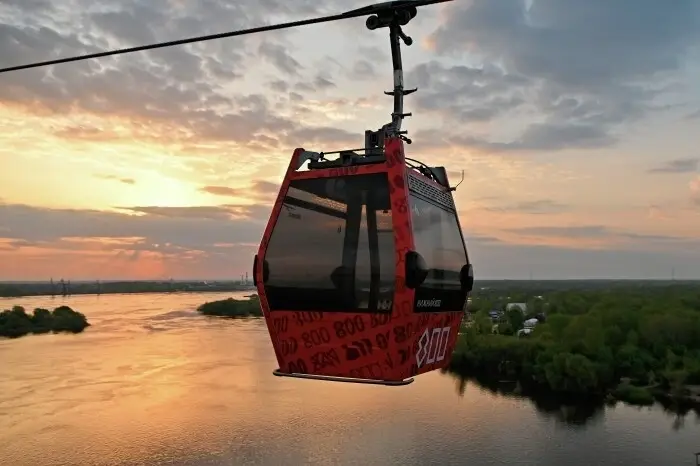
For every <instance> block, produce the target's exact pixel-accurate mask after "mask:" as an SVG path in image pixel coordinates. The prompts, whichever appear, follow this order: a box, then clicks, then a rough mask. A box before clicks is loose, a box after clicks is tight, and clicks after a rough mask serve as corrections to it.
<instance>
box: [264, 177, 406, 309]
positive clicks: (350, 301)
mask: <svg viewBox="0 0 700 466" xmlns="http://www.w3.org/2000/svg"><path fill="white" fill-rule="evenodd" d="M330 179H335V180H345V181H349V183H347V184H346V187H351V189H352V191H353V192H351V193H348V192H347V191H346V192H345V196H346V202H345V204H344V206H345V212H342V211H340V210H335V209H331V208H329V207H326V206H322V205H318V204H316V203H313V202H309V201H306V200H302V199H299V198H298V197H295V196H292V195H290V191H292V190H293V189H294V188H296V189H300V190H302V191H305V192H306V193H310V194H312V195H315V196H319V194H318V193H315V192H314V191H312V190H308V189H304V187H303V185H304V184H305V183H310V182H314V181H316V182H318V181H317V180H330ZM353 182H354V183H353ZM364 183H366V184H364ZM365 186H371V187H372V189H367V188H365ZM346 189H347V188H346ZM377 191H380V192H382V194H383V193H386V198H383V199H381V200H379V202H381V203H386V205H387V206H388V209H383V208H382V206H381V205H379V206H377V207H378V208H370V207H373V206H374V205H375V203H376V201H375V197H374V196H365V199H363V196H362V193H367V192H377ZM319 197H322V196H319ZM325 199H328V197H326V198H325ZM352 199H355V200H356V201H357V199H359V202H352ZM290 200H291V202H290ZM287 206H293V207H294V208H297V209H307V210H309V211H312V212H316V213H320V214H325V215H328V216H329V219H330V218H331V216H332V217H336V218H340V219H343V222H344V223H343V224H342V228H343V238H342V243H341V244H342V246H341V248H342V249H341V250H334V251H327V252H324V251H321V252H320V253H319V252H318V249H316V246H315V244H314V241H313V239H311V240H310V241H308V242H306V243H304V247H303V248H300V249H298V250H297V252H298V253H300V254H302V255H303V254H305V253H311V252H312V251H315V252H313V254H314V255H315V256H316V257H318V255H319V254H326V253H331V254H333V255H336V254H338V253H340V254H341V257H342V259H341V262H340V263H339V264H338V266H339V267H341V266H343V265H345V266H346V267H348V269H349V270H350V274H349V275H348V278H346V280H347V281H346V282H345V283H346V285H345V287H343V289H339V288H338V287H333V288H311V287H308V286H303V285H304V283H303V279H299V280H297V281H296V282H294V281H292V284H291V285H288V286H287V285H283V286H280V285H275V284H274V281H272V280H271V279H270V278H268V280H267V281H265V282H264V283H263V287H264V290H265V294H266V297H267V301H268V304H269V309H270V311H271V312H275V311H322V312H332V313H391V312H392V306H391V305H389V306H386V303H383V301H386V298H382V297H381V296H382V295H386V296H389V295H390V296H391V297H390V302H391V303H393V300H394V293H395V276H396V264H395V261H394V260H392V261H391V266H390V267H384V268H382V267H381V262H382V261H381V257H382V255H383V254H389V253H390V254H391V257H392V258H393V257H394V256H395V254H396V252H395V251H396V243H395V237H394V234H393V230H394V218H393V212H392V209H391V188H390V184H389V176H388V173H387V172H379V173H367V174H354V175H342V176H334V177H330V178H323V177H318V178H300V179H292V180H290V182H289V185H288V187H287V189H286V192H285V193H284V197H283V199H282V206H281V209H280V212H279V215H278V216H277V218H276V219H275V223H274V225H273V227H272V231H271V234H270V239H269V241H268V243H267V246H266V248H265V252H264V257H263V258H262V259H263V261H264V263H268V261H269V259H270V257H271V256H270V253H271V252H272V254H273V255H272V258H273V260H274V254H275V248H277V247H279V248H282V245H283V244H284V238H285V235H288V234H289V230H288V229H286V227H285V224H283V223H281V222H285V221H287V220H283V218H284V217H286V214H285V209H286V207H287ZM382 210H387V211H388V212H389V213H390V215H391V216H390V217H389V221H390V228H391V230H392V234H390V235H389V236H388V237H389V238H391V239H390V243H389V244H390V247H391V250H390V251H389V248H388V247H385V249H386V251H382V250H380V249H379V248H380V246H381V244H382V243H386V240H385V239H384V238H381V237H380V235H381V234H383V233H384V234H385V233H386V229H379V228H378V225H377V220H378V219H377V215H376V214H377V213H378V212H381V211H382ZM373 213H374V215H373ZM312 229H313V227H312ZM285 230H286V232H285ZM318 234H319V235H323V234H326V232H325V231H323V230H319V233H318ZM365 235H366V236H365ZM360 237H363V238H367V241H366V242H365V244H364V245H363V246H364V247H363V250H362V254H363V255H364V256H365V257H367V259H368V260H369V267H368V264H366V263H360V262H359V261H360V252H361V251H360V244H361V242H360ZM277 241H279V242H277ZM389 244H387V245H386V246H389ZM365 249H366V251H365ZM350 263H351V264H352V266H350V265H347V264H350ZM270 265H271V266H272V267H274V264H270ZM272 267H270V268H272ZM301 267H303V263H300V264H295V265H294V268H295V269H298V268H301ZM367 269H369V270H370V276H369V298H368V299H367V300H366V301H367V307H360V305H361V304H364V303H360V300H359V296H360V295H362V294H363V293H365V292H364V291H363V289H364V287H361V286H358V281H357V280H358V272H359V271H362V270H367ZM288 275H292V276H293V273H292V274H288ZM388 277H390V278H391V280H390V283H391V284H390V285H386V284H387V283H389V279H388ZM285 278H287V279H288V278H289V277H285ZM271 281H272V284H271V283H270V282H271ZM382 284H384V285H385V286H382ZM307 285H308V282H307ZM382 289H384V290H386V291H384V292H383V293H380V292H381V290H382ZM285 293H289V294H286V295H285ZM320 293H323V294H324V296H329V297H331V298H330V299H327V300H326V302H327V303H332V305H326V306H322V307H320V308H319V307H318V306H313V305H312V306H309V305H305V302H313V299H309V298H308V296H310V295H313V294H316V295H319V294H320ZM304 295H306V296H307V298H306V299H305V298H304ZM292 297H293V298H292ZM285 301H286V302H285ZM380 304H384V305H382V306H380Z"/></svg>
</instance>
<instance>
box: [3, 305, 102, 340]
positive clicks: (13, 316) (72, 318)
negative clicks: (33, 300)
mask: <svg viewBox="0 0 700 466" xmlns="http://www.w3.org/2000/svg"><path fill="white" fill-rule="evenodd" d="M89 326H90V324H89V323H88V321H87V319H86V318H85V316H84V315H83V314H81V313H80V312H77V311H74V310H73V309H71V308H70V307H68V306H59V307H57V308H55V309H54V310H53V311H49V310H48V309H42V308H37V309H34V312H33V313H32V314H28V313H27V311H26V310H25V309H24V308H23V307H22V306H14V307H13V308H12V309H8V310H5V311H2V312H0V337H6V338H18V337H22V336H25V335H29V334H31V333H34V334H41V333H50V332H53V333H60V332H68V333H80V332H82V331H83V330H85V329H86V328H87V327H89Z"/></svg>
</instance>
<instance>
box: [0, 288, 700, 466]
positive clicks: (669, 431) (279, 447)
mask: <svg viewBox="0 0 700 466" xmlns="http://www.w3.org/2000/svg"><path fill="white" fill-rule="evenodd" d="M242 294H244V293H242ZM229 296H231V293H220V294H170V295H168V294H151V295H103V296H100V297H97V296H76V297H69V298H66V299H63V298H56V299H51V298H44V297H40V298H19V299H15V298H13V299H2V300H0V308H9V307H10V306H12V305H13V304H20V305H24V306H25V307H27V308H33V307H37V306H43V307H55V306H58V305H59V304H62V303H65V304H67V305H70V306H72V307H73V308H74V309H76V310H78V311H80V312H83V313H84V314H86V315H87V317H88V319H89V321H90V323H91V324H92V326H91V327H90V328H88V330H86V331H85V332H84V333H82V334H79V335H40V336H28V337H23V338H20V339H17V340H2V341H0V367H1V368H2V372H1V376H0V464H2V465H13V466H15V465H16V466H23V465H32V466H48V465H141V464H143V465H150V464H177V465H193V466H194V465H223V464H270V465H272V464H274V465H279V464H357V465H371V464H402V465H413V464H415V465H429V464H471V465H496V464H508V465H510V464H540V465H546V466H549V465H560V464H566V465H574V466H578V465H581V466H583V465H590V464H605V465H621V466H622V465H624V466H629V465H634V466H645V465H649V466H651V465H654V466H657V465H686V464H687V465H693V464H694V457H693V453H694V452H695V451H700V422H699V421H698V419H697V418H696V417H695V416H694V415H692V414H691V415H689V416H688V417H687V418H685V422H684V423H683V425H682V426H681V428H680V429H678V430H674V428H673V424H674V416H673V415H670V414H667V413H664V412H663V411H662V410H661V409H660V408H658V407H655V408H651V409H648V408H642V409H638V408H632V407H627V406H624V405H621V404H618V405H617V407H615V408H608V409H607V410H605V412H601V413H599V414H598V415H597V416H594V417H593V418H592V419H590V420H589V421H588V422H586V423H585V424H584V425H572V424H567V423H565V422H563V421H562V420H561V419H562V417H563V416H562V415H561V413H559V414H557V413H554V414H551V413H550V414H545V413H543V412H540V411H538V410H537V409H536V408H535V406H534V404H533V403H532V402H531V401H529V400H520V399H514V398H504V397H500V396H496V395H493V394H491V393H489V392H487V391H485V390H484V389H481V388H479V387H478V386H477V385H474V384H471V383H470V384H468V386H467V388H466V390H465V392H464V394H463V395H460V393H459V388H458V387H459V383H458V381H457V380H455V379H454V378H453V377H452V376H449V375H445V374H440V373H439V372H434V373H431V374H428V375H423V376H420V377H417V378H416V381H415V382H414V383H413V384H412V385H409V386H406V387H398V388H395V387H375V386H363V385H355V384H334V383H327V382H313V381H307V380H295V379H285V378H277V377H274V376H273V375H272V370H273V369H275V367H276V365H275V357H274V353H273V351H272V348H271V346H270V342H269V336H268V334H267V331H266V329H265V326H264V323H263V321H261V320H257V319H252V320H248V321H235V320H228V319H219V318H207V317H203V316H199V315H198V314H196V312H195V311H194V309H195V308H196V306H197V305H199V304H201V303H203V302H205V301H211V300H215V299H222V298H225V297H229Z"/></svg>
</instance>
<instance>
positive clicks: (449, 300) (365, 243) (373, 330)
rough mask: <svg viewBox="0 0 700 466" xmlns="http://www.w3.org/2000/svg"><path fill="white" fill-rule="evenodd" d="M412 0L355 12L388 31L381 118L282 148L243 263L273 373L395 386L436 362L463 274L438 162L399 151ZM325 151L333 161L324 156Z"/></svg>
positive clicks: (454, 315)
mask: <svg viewBox="0 0 700 466" xmlns="http://www.w3.org/2000/svg"><path fill="white" fill-rule="evenodd" d="M417 3H420V2H389V3H385V4H379V5H375V6H372V7H367V8H365V9H362V10H356V11H365V12H366V14H369V15H371V16H369V18H368V19H367V22H366V26H367V28H368V29H370V30H373V29H378V28H384V27H386V28H388V29H389V36H390V41H391V51H392V61H393V68H394V89H393V91H391V92H385V94H387V95H391V96H393V97H394V111H393V113H392V121H391V123H388V124H386V125H384V126H383V127H382V128H381V129H379V130H378V131H371V130H370V131H366V132H365V147H364V148H362V149H353V150H344V151H335V152H325V153H324V152H312V151H307V150H305V149H304V148H298V149H296V150H295V151H294V153H293V155H292V158H291V161H290V163H289V166H288V168H287V171H286V174H285V177H284V180H283V182H282V185H281V187H280V190H279V194H278V196H277V200H276V202H275V204H274V207H273V209H272V212H271V214H270V219H269V221H268V224H267V227H266V229H265V232H264V234H263V237H262V240H261V243H260V247H259V249H258V253H257V254H256V255H255V258H254V263H253V277H254V281H255V286H256V287H257V290H258V293H259V296H260V302H261V306H262V310H263V314H264V316H265V320H266V323H267V327H268V330H269V333H270V337H271V340H272V344H273V347H274V350H275V354H276V356H277V361H278V363H279V369H277V370H276V371H274V374H275V375H279V376H293V377H302V378H313V379H325V380H336V381H351V382H363V383H380V384H385V385H404V384H407V383H410V382H412V381H413V379H412V377H413V376H415V375H417V374H422V373H425V372H429V371H432V370H435V369H439V368H443V367H445V366H446V364H447V363H448V362H449V359H450V355H451V354H452V351H453V349H454V346H455V344H456V339H457V336H458V331H459V328H460V324H461V321H462V317H463V315H464V311H465V307H466V302H467V297H468V294H469V292H470V291H471V290H472V287H473V283H474V277H473V271H472V266H471V264H470V261H469V256H468V254H467V249H466V246H465V244H464V239H463V235H462V231H461V227H460V223H459V218H458V215H457V210H456V207H455V203H454V199H453V197H452V192H453V191H454V189H455V188H453V187H451V186H450V183H449V181H448V178H447V172H446V170H445V168H444V167H429V166H427V165H425V164H423V163H421V162H417V161H415V160H412V159H410V158H407V157H406V156H405V153H404V142H406V143H408V144H410V143H411V140H410V139H408V138H407V137H406V136H405V134H406V131H402V130H401V122H402V120H403V118H405V117H407V116H411V114H410V113H403V96H404V95H408V94H411V93H413V92H415V91H416V90H417V89H408V90H406V89H404V87H403V70H402V60H401V50H400V41H403V42H404V43H405V44H406V45H411V43H412V40H411V38H410V37H407V36H406V35H405V34H404V33H403V31H402V29H401V26H404V25H406V24H407V23H408V22H409V21H410V20H411V19H413V18H414V17H415V16H416V4H417ZM329 155H334V156H335V157H334V158H329V157H328V156H329Z"/></svg>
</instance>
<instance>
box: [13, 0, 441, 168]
mask: <svg viewBox="0 0 700 466" xmlns="http://www.w3.org/2000/svg"><path fill="white" fill-rule="evenodd" d="M451 1H453V0H396V1H392V2H384V3H377V4H375V5H369V6H366V7H362V8H357V9H355V10H351V11H347V12H345V13H340V14H336V15H331V16H322V17H318V18H311V19H305V20H301V21H292V22H289V23H280V24H273V25H269V26H261V27H256V28H250V29H240V30H238V31H232V32H225V33H220V34H211V35H207V36H198V37H191V38H188V39H179V40H173V41H169V42H160V43H156V44H150V45H141V46H137V47H131V48H125V49H118V50H110V51H105V52H98V53H93V54H88V55H80V56H75V57H68V58H59V59H56V60H48V61H43V62H37V63H30V64H26V65H17V66H11V67H8V68H0V73H7V72H10V71H19V70H25V69H29V68H37V67H41V66H50V65H58V64H61V63H68V62H74V61H80V60H90V59H93V58H101V57H107V56H110V55H120V54H125V53H132V52H140V51H145V50H153V49H158V48H163V47H172V46H175V45H183V44H189V43H193V42H203V41H208V40H214V39H224V38H228V37H235V36H243V35H248V34H256V33H259V32H267V31H274V30H278V29H288V28H294V27H299V26H306V25H310V24H319V23H326V22H330V21H339V20H342V19H350V18H357V17H361V16H368V18H367V20H366V23H365V25H366V26H367V29H369V30H372V31H373V30H375V29H380V28H388V29H389V39H390V42H391V58H392V64H393V68H394V89H393V90H392V91H386V92H385V94H387V95H390V96H392V97H393V98H394V109H393V112H392V113H391V122H390V123H387V124H386V125H384V126H383V127H382V128H380V129H379V130H377V131H370V130H367V131H365V149H366V151H367V155H371V154H379V153H382V151H383V149H384V140H385V138H387V137H399V138H401V139H403V140H404V141H406V143H408V144H411V142H412V141H411V140H410V139H409V138H407V137H406V134H407V131H402V130H401V122H402V121H403V119H404V118H406V117H409V116H412V114H411V113H404V111H403V98H404V96H406V95H409V94H412V93H414V92H416V91H417V90H418V89H404V87H403V63H402V59H401V42H403V43H404V44H406V45H407V46H410V45H411V44H412V43H413V39H411V38H410V37H409V36H407V35H406V34H404V32H403V30H402V26H406V25H407V24H408V23H409V22H410V21H411V20H412V19H413V18H415V17H416V14H417V12H418V10H417V8H418V7H420V6H426V5H432V4H436V3H445V2H451Z"/></svg>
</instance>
